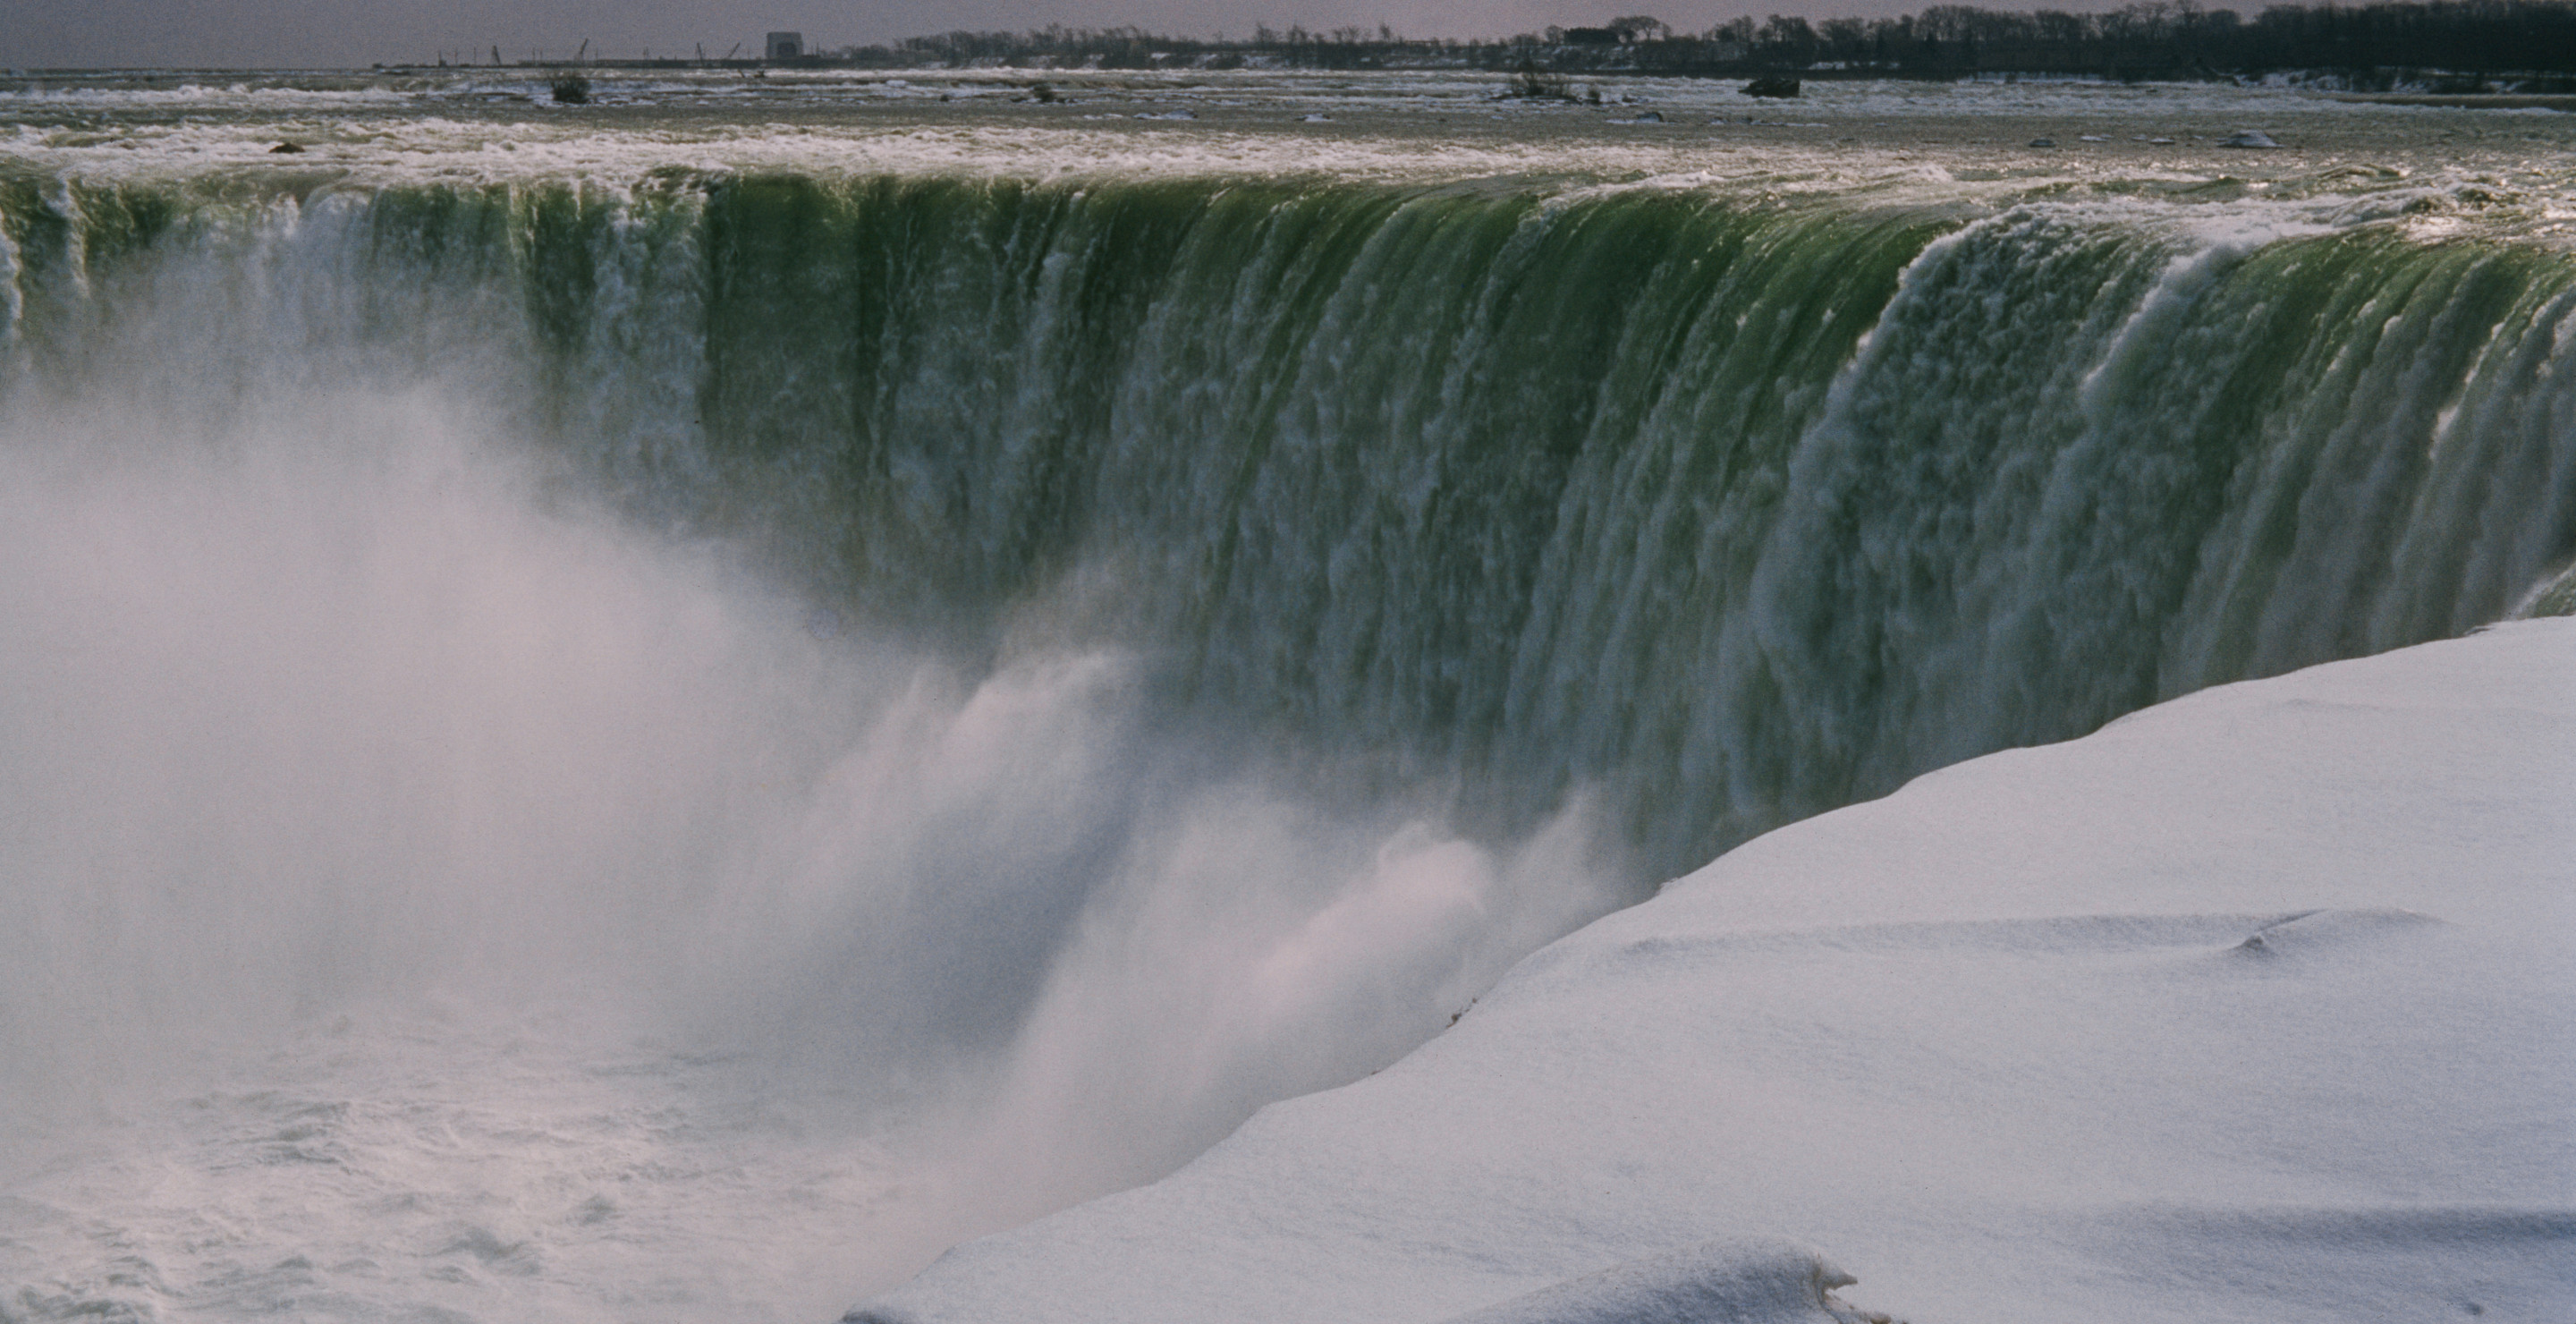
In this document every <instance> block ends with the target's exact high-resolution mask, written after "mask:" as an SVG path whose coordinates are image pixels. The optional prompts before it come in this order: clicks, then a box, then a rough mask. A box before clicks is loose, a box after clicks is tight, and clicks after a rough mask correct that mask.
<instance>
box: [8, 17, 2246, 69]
mask: <svg viewBox="0 0 2576 1324" xmlns="http://www.w3.org/2000/svg"><path fill="white" fill-rule="evenodd" d="M1932 2H1933V0H1750V2H1748V0H1687V2H1686V3H1665V2H1661V0H1623V3H1624V4H1625V7H1620V5H1619V4H1613V5H1608V6H1605V5H1603V4H1599V3H1593V2H1591V0H1207V2H1206V3H1196V4H1193V3H1187V2H1186V0H865V3H854V2H853V0H447V2H446V3H439V2H438V0H0V68H26V69H37V68H54V67H98V66H112V65H129V66H131V65H142V66H163V67H198V68H206V67H219V68H282V67H317V66H340V67H348V66H357V67H364V66H366V65H369V64H374V63H378V62H382V63H387V64H395V63H410V62H428V61H434V60H436V59H437V58H438V57H439V55H440V54H441V53H448V54H451V55H455V54H459V53H466V54H471V55H472V56H473V57H474V58H475V59H478V60H480V59H489V58H490V54H491V49H492V48H493V47H494V46H498V47H500V48H501V54H502V56H503V57H504V58H505V59H512V60H517V59H526V58H529V57H531V56H534V55H537V54H538V53H540V52H543V53H544V54H546V55H550V56H556V57H561V56H568V55H570V54H572V53H573V51H574V50H575V49H576V48H577V47H578V46H579V45H580V44H581V42H582V41H583V40H584V39H585V38H586V39H588V40H589V41H590V43H591V45H592V46H593V48H594V49H595V51H597V52H600V53H605V54H607V55H610V56H618V57H631V56H636V55H641V54H643V53H644V52H645V51H646V50H648V49H649V50H651V51H652V52H653V53H654V54H656V55H688V54H691V53H693V52H694V51H695V50H696V49H697V47H698V46H699V45H701V44H703V45H704V46H705V47H706V50H707V53H708V54H710V55H721V54H723V53H724V52H725V51H726V50H727V49H728V48H730V47H731V46H732V45H733V44H734V43H735V42H742V43H744V49H745V50H747V51H749V50H757V49H758V48H759V45H760V40H761V34H763V33H764V32H767V31H769V30H771V29H773V28H775V29H782V30H794V31H801V32H803V33H804V34H805V39H806V42H807V44H808V45H809V46H821V47H826V48H829V47H834V46H843V45H849V44H853V43H867V42H879V41H886V40H890V39H892V38H896V37H905V36H913V35H918V34H922V33H931V32H946V31H949V30H951V29H956V28H975V29H988V28H1002V29H1012V30H1018V29H1024V28H1032V27H1043V26H1045V25H1046V24H1048V23H1063V24H1066V25H1068V26H1074V27H1114V26H1119V25H1123V24H1130V23H1132V24H1135V25H1137V26H1140V27H1144V28H1147V29H1150V30H1153V31H1157V32H1169V33H1175V34H1185V35H1195V36H1212V35H1215V34H1216V33H1218V32H1220V31H1222V32H1226V33H1229V34H1235V35H1241V34H1245V33H1248V32H1250V31H1251V29H1252V26H1253V25H1254V24H1255V23H1268V24H1270V25H1272V26H1273V27H1286V26H1288V25H1289V24H1292V23H1297V24H1304V25H1305V26H1307V27H1310V28H1333V27H1339V26H1342V25H1345V24H1358V25H1360V26H1363V27H1368V28H1372V29H1374V28H1375V27H1376V26H1377V25H1378V24H1380V23H1386V24H1391V25H1393V26H1394V27H1395V28H1396V29H1397V30H1398V31H1400V32H1403V33H1405V34H1407V35H1412V36H1456V37H1494V36H1508V35H1510V34H1512V33H1515V32H1527V31H1535V30H1537V29H1539V28H1542V27H1545V26H1547V25H1548V24H1551V23H1556V24H1563V25H1567V26H1573V25H1576V24H1590V23H1601V22H1604V21H1607V20H1608V19H1610V18H1613V17H1615V16H1617V15H1619V14H1629V13H1640V12H1643V13H1650V14H1653V15H1654V16H1655V17H1658V18H1661V19H1663V20H1664V21H1665V22H1667V23H1670V24H1672V25H1673V26H1674V27H1676V28H1681V29H1684V30H1693V31H1695V30H1698V29H1702V28H1705V27H1708V26H1709V25H1710V24H1713V23H1716V22H1718V21H1720V20H1723V19H1728V18H1733V17H1735V16H1737V15H1739V14H1751V15H1753V16H1755V17H1757V18H1758V17H1760V16H1762V15H1764V14H1769V13H1783V14H1805V15H1808V16H1810V17H1830V16H1833V15H1837V14H1859V15H1867V14H1888V13H1903V12H1909V11H1912V10H1915V9H1919V8H1922V7H1923V5H1924V4H1928V3H1932ZM1987 3H1990V4H1995V5H1996V6H1997V7H2004V6H2007V5H2008V6H2010V7H2013V8H2030V7H2038V6H2035V5H2034V4H2033V3H2032V2H2031V0H1987ZM2045 7H2048V8H2063V9H2091V8H2100V7H2107V5H2106V0H2091V2H2090V3H2088V2H2086V0H2075V2H2074V3H2069V2H2068V0H2055V2H2054V3H2051V4H2048V5H2046V6H2045ZM2210 7H2212V8H2220V7H2225V5H2224V3H2223V0H2220V3H2213V4H2212V5H2211V6H2210ZM2242 7H2243V8H2246V9H2252V8H2255V7H2257V6H2255V5H2253V4H2245V5H2243V6H2242Z"/></svg>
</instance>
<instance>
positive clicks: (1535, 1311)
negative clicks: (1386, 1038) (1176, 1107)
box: [849, 619, 2576, 1324]
mask: <svg viewBox="0 0 2576 1324" xmlns="http://www.w3.org/2000/svg"><path fill="white" fill-rule="evenodd" d="M2572 958H2576V620H2565V619H2559V620H2545V621H2530V622H2521V623H2516V624H2511V625H2506V626H2502V627H2499V628H2496V629H2493V630H2489V631H2486V632H2484V633H2481V634H2478V635H2476V636H2473V637H2470V638H2467V639H2463V640H2457V641H2453V642H2447V643H2437V644H2429V645H2426V646H2423V647H2419V648H2411V649H2407V650H2404V651H2402V652H2397V653H2391V654H2387V655H2384V656H2380V657H2375V658H2369V659H2365V660H2362V661H2357V662H2347V663H2340V664H2336V665H2332V666H2324V667H2318V668H2315V669H2313V670H2309V671H2304V672H2300V673H2298V674H2295V675H2290V676H2284V677H2280V678H2277V679H2273V680H2267V681H2259V682H2254V683H2249V684H2242V685H2232V686H2227V687H2224V688H2221V689H2216V690H2211V691H2207V692H2204V693H2200V694H2195V695H2192V696H2190V697H2188V698H2184V699H2180V700H2177V701H2175V702H2172V703H2167V704H2164V705H2161V706H2159V707H2156V708H2153V709H2150V710H2148V711H2146V712H2142V713H2139V714H2137V715H2135V716H2133V717H2130V718H2128V719H2126V720H2123V721H2121V722H2118V723H2115V724H2113V725H2112V726H2110V727H2109V728H2107V729H2105V730H2103V731H2100V732H2098V733H2096V734H2094V735H2092V736H2090V737H2088V738H2086V739H2083V740H2077V741H2072V742H2069V743H2067V744H2063V745H2055V746H2050V747H2047V748H2041V749H2029V750H2018V751H2012V752H2007V753H2002V754H1996V755H1992V756H1990V757H1987V758H1981V759H1977V760H1974V761H1972V762H1969V763H1965V764H1962V765H1959V766H1957V767H1953V768H1949V769H1946V770H1944V771H1941V772H1938V773H1934V774H1932V775H1930V776H1926V777H1923V778H1921V779H1918V780H1917V781H1915V782H1914V783H1913V784H1911V785H1909V786H1907V787H1906V788H1905V789H1904V790H1902V791H1900V792H1899V793H1897V794H1895V795H1892V796H1889V797H1888V798H1886V799H1884V800H1880V801H1876V802H1874V803H1870V804H1864V805H1858V806H1855V807H1853V808H1850V809H1845V810H1842V811H1840V812H1838V813H1833V814H1827V815H1825V816H1823V817H1820V818H1816V819H1812V820H1809V821H1807V822H1804V823H1799V824H1796V825H1794V826H1791V827H1788V828H1784V829H1782V830H1780V831H1778V832H1774V833H1772V834H1770V835H1769V836H1766V837H1763V838H1762V839H1760V840H1758V841H1754V842H1751V843H1749V844H1747V845H1745V846H1744V847H1742V848H1740V849H1738V850H1736V851H1734V852H1732V853H1730V854H1728V855H1727V856H1726V857H1724V858H1723V859H1720V860H1718V861H1717V862H1716V863H1714V864H1711V865H1709V866H1708V867H1707V868H1705V869H1702V870H1700V871H1699V872H1698V873H1695V874H1693V875H1691V876H1690V877H1688V878H1686V879H1683V880H1681V881H1679V882H1676V883H1674V884H1673V885H1671V886H1669V887H1667V888H1666V889H1665V890H1664V892H1663V894H1662V895H1661V896H1660V897H1658V898H1657V899H1655V900H1653V901H1651V902H1648V903H1646V904H1644V905H1640V906H1637V907H1635V908H1633V909H1630V910H1627V911H1624V912H1621V913H1619V914H1616V915H1612V916H1610V917H1609V918H1607V919H1604V920H1602V921H1600V922H1599V923H1596V924H1594V925H1592V926H1591V927H1589V928H1587V929H1584V930H1583V931H1582V932H1580V933H1577V934H1575V935H1573V936H1572V937H1569V938H1567V939H1565V940H1563V941H1561V942H1558V943H1556V944H1555V945H1553V946H1551V947H1548V948H1546V949H1545V950H1543V951H1541V952H1539V953H1538V954H1536V955H1535V956H1533V957H1531V958H1530V959H1529V960H1527V961H1525V962H1523V963H1522V964H1521V965H1520V966H1519V967H1518V968H1517V969H1515V970H1514V971H1513V972H1512V973H1511V975H1510V976H1509V977H1508V978H1506V979H1505V980H1504V981H1503V983H1502V984H1501V985H1500V986H1499V987H1497V988H1496V989H1494V990H1493V992H1492V993H1490V994H1489V995H1487V996H1486V998H1485V999H1484V1000H1483V1002H1482V1003H1481V1004H1480V1005H1479V1006H1477V1007H1476V1008H1475V1009H1474V1010H1473V1011H1471V1012H1469V1013H1468V1014H1467V1016H1466V1017H1465V1018H1464V1019H1463V1020H1461V1021H1460V1022H1459V1024H1458V1025H1457V1026H1456V1027H1455V1028H1453V1029H1451V1030H1450V1031H1449V1032H1448V1033H1446V1034H1444V1035H1442V1036H1441V1037H1440V1038H1439V1039H1437V1040H1435V1041H1433V1042H1432V1043H1430V1044H1428V1045H1426V1046H1425V1047H1423V1048H1422V1049H1421V1050H1419V1051H1417V1052H1415V1053H1414V1054H1413V1055H1412V1056H1410V1057H1408V1058H1406V1059H1405V1060H1404V1061H1402V1062H1400V1063H1398V1064H1397V1065H1395V1066H1393V1067H1390V1068H1388V1069H1387V1070H1386V1071H1384V1072H1381V1073H1379V1074H1378V1075H1376V1076H1373V1077H1371V1078H1369V1079H1367V1080H1364V1081H1361V1082H1359V1083H1357V1084H1354V1085H1351V1086H1349V1087H1347V1088H1344V1089H1339V1090H1333V1091H1330V1092H1327V1093H1323V1094H1318V1095H1312V1096H1309V1097H1306V1098H1301V1099H1296V1100H1292V1101H1290V1102H1287V1103H1282V1104H1278V1105H1276V1106H1273V1107H1271V1108H1269V1109H1266V1110H1264V1111H1263V1112H1262V1113H1261V1114H1260V1115H1258V1116H1257V1117H1255V1118H1254V1119H1253V1120H1252V1121H1251V1122H1249V1123H1247V1124H1246V1125H1245V1126H1244V1127H1243V1128H1242V1129H1241V1130H1240V1131H1239V1132H1238V1133H1236V1135H1235V1136H1234V1137H1233V1138H1231V1139H1229V1140H1227V1141H1226V1142H1225V1143H1224V1144H1222V1145H1219V1146H1218V1147H1216V1148H1215V1149H1214V1150H1212V1151H1210V1152H1209V1153H1207V1154H1206V1155H1204V1156H1203V1157H1201V1158H1200V1159H1199V1160H1198V1161H1197V1162H1195V1163H1193V1164H1191V1165H1190V1166H1189V1167H1187V1168H1186V1169H1184V1170H1182V1171H1181V1172H1179V1173H1178V1174H1176V1175H1174V1176H1172V1177H1170V1178H1168V1179H1166V1180H1164V1181H1161V1182H1158V1183H1155V1184H1154V1185H1151V1186H1148V1187H1144V1188H1142V1189H1139V1190H1135V1191H1130V1192H1127V1193H1125V1194H1122V1195H1117V1196H1112V1197H1110V1198H1107V1199H1103V1200H1098V1201H1094V1202H1093V1203H1091V1204H1087V1205H1084V1206H1081V1207H1079V1208H1076V1209H1072V1210H1069V1211H1067V1212H1065V1213H1062V1214H1058V1215H1056V1216H1054V1217H1052V1218H1048V1219H1044V1220H1042V1221H1040V1222H1038V1223H1035V1224H1032V1225H1030V1226H1028V1227H1025V1228H1021V1229H1019V1230H1017V1231H1014V1232H1009V1233H1005V1234H1002V1235H999V1236H993V1237H987V1238H985V1239H983V1240H980V1241H976V1242H972V1243H970V1244H968V1245H965V1246H962V1247H959V1248H958V1249H956V1250H955V1251H952V1252H951V1253H950V1254H949V1255H948V1256H947V1257H945V1258H944V1259H942V1260H940V1261H939V1262H938V1263H937V1264H936V1265H934V1266H932V1267H931V1268H930V1269H929V1270H928V1271H927V1272H925V1273H923V1274H922V1275H921V1276H920V1277H919V1278H918V1279H916V1280H914V1281H913V1282H912V1283H911V1284H909V1285H907V1286H905V1287H904V1288H902V1289H900V1290H898V1291H896V1292H894V1293H892V1294H891V1295H889V1296H886V1297H885V1298H883V1299H881V1300H879V1301H877V1302H875V1303H872V1304H870V1305H868V1306H865V1307H862V1308H860V1309H858V1310H856V1311H853V1312H852V1314H851V1315H850V1317H849V1318H850V1319H851V1320H865V1321H904V1322H907V1324H909V1322H913V1321H924V1322H926V1321H977V1322H978V1324H992V1322H995V1321H1011V1320H1044V1321H1050V1322H1055V1324H1073V1322H1075V1321H1102V1322H1103V1324H1107V1322H1110V1321H1115V1324H1153V1322H1155V1321H1170V1322H1171V1324H1216V1322H1218V1321H1249V1320H1282V1321H1285V1320H1295V1321H1313V1322H1314V1324H1354V1322H1356V1321H1420V1322H1422V1324H1434V1322H1437V1321H1448V1320H1453V1319H1454V1320H1459V1321H1460V1324H1465V1321H1468V1320H1473V1321H1476V1322H1477V1324H1501V1322H1502V1321H1507V1320H1508V1321H1514V1322H1515V1324H1574V1322H1576V1321H1588V1322H1596V1324H1607V1322H1608V1321H1613V1320H1616V1321H1623V1322H1626V1321H1667V1320H1670V1321H1680V1320H1714V1319H1724V1320H1734V1321H1747V1322H1760V1324H1769V1322H1770V1321H1788V1320H1800V1321H1819V1322H1820V1321H1823V1320H1827V1319H1838V1318H1839V1319H1852V1318H1860V1317H1862V1316H1863V1315H1864V1314H1865V1313H1868V1312H1876V1313H1884V1314H1888V1315H1893V1316H1895V1317H1897V1318H1900V1319H1905V1320H1910V1321H1914V1322H1915V1324H1945V1322H1953V1321H1955V1322H1956V1324H1972V1322H1973V1324H2024V1322H2028V1324H2042V1322H2045V1324H2064V1322H2065V1321H2068V1320H2085V1321H2093V1322H2096V1324H2099V1322H2101V1321H2173V1322H2174V1324H2222V1322H2223V1321H2236V1320H2243V1321H2261V1324H2294V1322H2298V1321H2318V1322H2320V1324H2323V1322H2325V1321H2334V1322H2335V1324H2351V1322H2353V1321H2379V1320H2386V1321H2397V1320H2405V1321H2437V1320H2444V1319H2462V1320H2466V1319H2470V1318H2477V1319H2479V1320H2481V1321H2482V1324H2491V1322H2493V1321H2500V1320H2516V1321H2519V1320H2531V1321H2544V1320H2545V1321H2548V1322H2549V1324H2565V1321H2566V1319H2567V1318H2568V1317H2569V1311H2570V1310H2571V1308H2576V973H2571V972H2576V959H2572ZM1836 1265H1839V1266H1840V1267H1841V1268H1842V1269H1843V1270H1848V1271H1849V1272H1850V1273H1851V1274H1854V1275H1857V1276H1858V1278H1859V1279H1860V1282H1859V1284H1858V1285H1857V1286H1840V1285H1841V1284H1842V1283H1843V1282H1844V1281H1845V1279H1844V1277H1843V1275H1842V1274H1841V1273H1838V1272H1837V1271H1836V1270H1835V1268H1834V1267H1833V1266H1836ZM1837 1287H1839V1291H1834V1292H1832V1293H1831V1294H1829V1289H1835V1288H1837Z"/></svg>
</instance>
